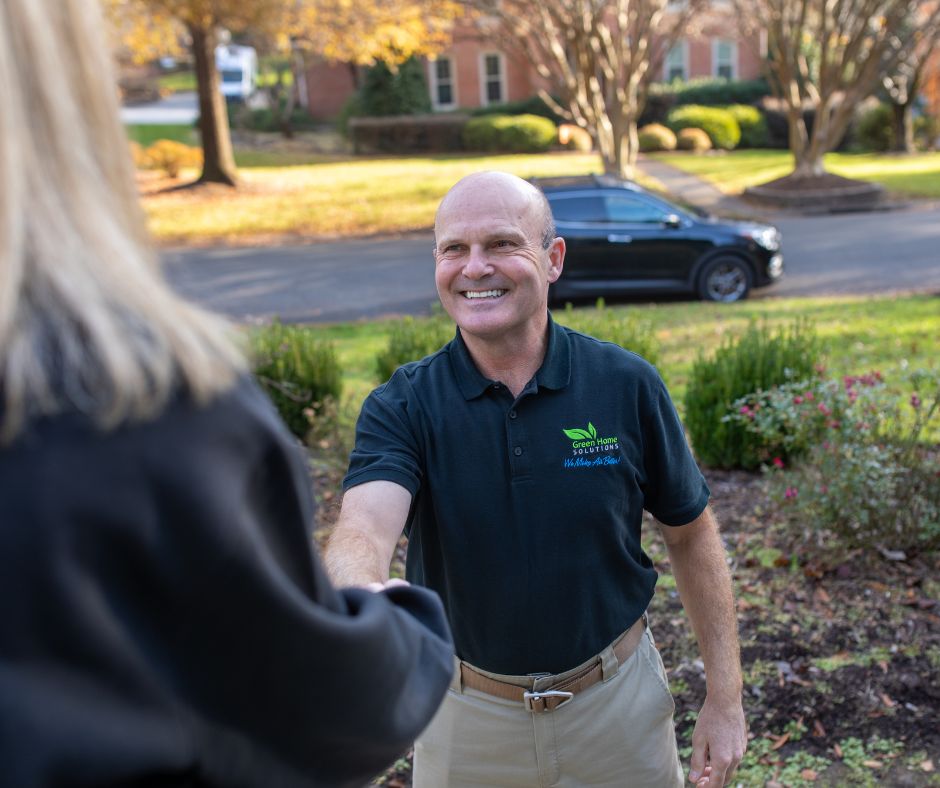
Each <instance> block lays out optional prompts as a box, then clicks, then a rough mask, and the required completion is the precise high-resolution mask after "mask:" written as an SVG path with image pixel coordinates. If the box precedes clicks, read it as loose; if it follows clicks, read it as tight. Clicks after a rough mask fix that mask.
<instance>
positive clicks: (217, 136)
mask: <svg viewBox="0 0 940 788" xmlns="http://www.w3.org/2000/svg"><path fill="white" fill-rule="evenodd" d="M189 34H190V36H191V37H192V51H193V59H194V60H195V64H196V85H197V89H198V91H199V133H200V135H201V136H202V175H200V176H199V183H224V184H226V185H228V186H235V185H236V184H237V175H236V173H237V170H236V168H235V156H234V154H233V153H232V136H231V133H230V132H229V126H228V113H227V112H226V110H225V100H224V99H223V97H222V91H221V90H220V88H219V75H218V72H217V71H216V67H215V32H214V30H212V29H211V28H210V29H203V28H198V27H195V26H191V27H190V28H189Z"/></svg>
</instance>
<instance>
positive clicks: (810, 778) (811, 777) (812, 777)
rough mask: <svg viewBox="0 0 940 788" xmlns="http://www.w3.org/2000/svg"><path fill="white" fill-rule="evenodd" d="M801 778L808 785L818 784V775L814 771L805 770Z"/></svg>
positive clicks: (801, 773)
mask: <svg viewBox="0 0 940 788" xmlns="http://www.w3.org/2000/svg"><path fill="white" fill-rule="evenodd" d="M800 777H802V778H803V779H804V780H806V782H808V783H814V782H816V777H817V775H816V772H815V771H814V770H813V769H803V771H801V772H800Z"/></svg>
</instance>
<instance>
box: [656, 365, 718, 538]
mask: <svg viewBox="0 0 940 788" xmlns="http://www.w3.org/2000/svg"><path fill="white" fill-rule="evenodd" d="M647 391H648V395H647V403H646V408H645V413H641V417H642V419H643V457H644V463H645V472H646V473H645V477H646V484H645V485H644V490H643V494H644V504H643V506H644V508H645V509H646V510H647V511H648V512H650V513H651V514H652V515H653V516H654V517H655V518H656V519H657V520H659V521H660V522H661V523H663V524H664V525H685V524H686V523H690V522H692V520H694V519H695V518H696V517H698V516H699V515H700V514H701V513H702V512H703V511H704V510H705V507H706V506H707V505H708V498H709V495H710V492H709V489H708V485H707V484H706V482H705V477H704V476H702V472H701V471H700V470H699V468H698V465H697V464H696V462H695V459H694V458H693V456H692V452H691V450H690V449H689V444H688V442H687V441H686V437H685V431H684V430H683V428H682V424H681V422H680V421H679V415H678V414H677V413H676V408H675V406H674V405H673V402H672V398H671V397H670V396H669V392H668V391H667V390H666V385H665V384H664V383H663V381H662V379H661V378H660V377H659V375H658V374H657V375H655V378H654V379H653V380H652V381H651V382H650V385H649V388H648V390H647Z"/></svg>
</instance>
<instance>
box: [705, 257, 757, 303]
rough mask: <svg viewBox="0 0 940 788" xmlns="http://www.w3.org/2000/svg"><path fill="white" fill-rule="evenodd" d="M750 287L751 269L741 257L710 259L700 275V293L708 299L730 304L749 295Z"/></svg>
mask: <svg viewBox="0 0 940 788" xmlns="http://www.w3.org/2000/svg"><path fill="white" fill-rule="evenodd" d="M750 289H751V269H750V268H749V267H748V265H747V263H745V262H744V261H743V260H742V259H741V258H739V257H732V256H730V255H728V256H725V257H716V258H715V259H714V260H709V261H708V262H707V263H705V266H704V267H703V268H702V272H701V273H700V274H699V277H698V294H699V296H700V297H701V298H703V299H705V300H706V301H721V302H723V303H726V304H730V303H731V302H733V301H740V300H741V299H742V298H745V297H747V294H748V291H749V290H750Z"/></svg>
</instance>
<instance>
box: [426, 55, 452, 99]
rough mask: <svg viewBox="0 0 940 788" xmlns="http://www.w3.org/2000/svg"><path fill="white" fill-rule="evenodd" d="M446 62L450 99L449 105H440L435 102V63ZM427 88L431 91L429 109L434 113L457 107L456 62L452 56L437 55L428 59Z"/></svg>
mask: <svg viewBox="0 0 940 788" xmlns="http://www.w3.org/2000/svg"><path fill="white" fill-rule="evenodd" d="M439 60H446V61H447V62H448V63H450V98H451V102H450V103H449V104H442V103H441V102H440V101H438V100H437V87H438V77H437V62H438V61H439ZM428 88H429V89H430V91H431V107H432V108H433V109H434V111H435V112H446V111H447V110H451V109H456V107H457V61H456V60H455V59H454V57H453V56H452V55H438V56H437V57H436V58H434V59H430V58H429V59H428Z"/></svg>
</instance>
